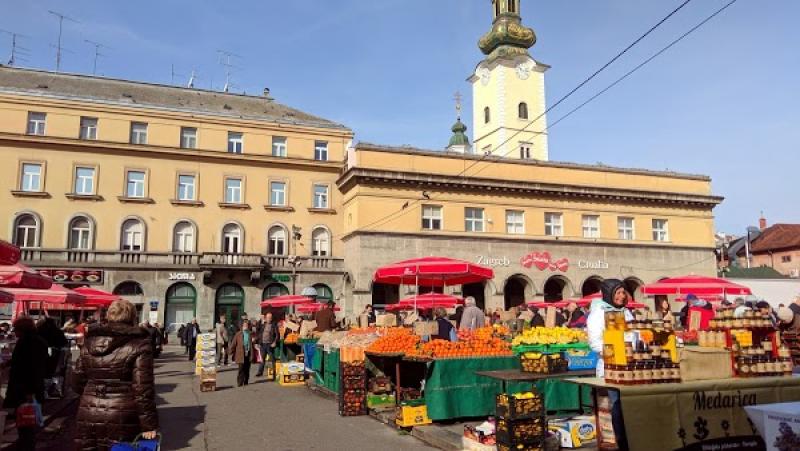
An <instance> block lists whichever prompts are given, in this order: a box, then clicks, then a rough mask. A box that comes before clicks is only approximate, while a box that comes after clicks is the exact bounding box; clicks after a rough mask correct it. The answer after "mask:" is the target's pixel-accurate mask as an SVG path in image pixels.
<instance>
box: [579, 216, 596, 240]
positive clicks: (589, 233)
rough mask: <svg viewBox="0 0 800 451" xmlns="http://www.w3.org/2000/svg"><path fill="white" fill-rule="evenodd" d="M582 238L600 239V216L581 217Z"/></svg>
mask: <svg viewBox="0 0 800 451" xmlns="http://www.w3.org/2000/svg"><path fill="white" fill-rule="evenodd" d="M582 222H583V237H584V238H600V216H597V215H583V221H582Z"/></svg>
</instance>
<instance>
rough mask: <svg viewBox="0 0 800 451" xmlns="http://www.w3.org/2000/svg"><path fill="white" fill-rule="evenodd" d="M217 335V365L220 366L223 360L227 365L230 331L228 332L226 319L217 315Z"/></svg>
mask: <svg viewBox="0 0 800 451" xmlns="http://www.w3.org/2000/svg"><path fill="white" fill-rule="evenodd" d="M216 333H217V365H218V366H219V365H221V364H222V363H223V360H224V362H225V365H227V364H228V344H229V342H230V338H231V337H230V331H229V330H228V323H227V318H226V317H225V315H219V322H218V323H217V327H216ZM223 357H224V359H223Z"/></svg>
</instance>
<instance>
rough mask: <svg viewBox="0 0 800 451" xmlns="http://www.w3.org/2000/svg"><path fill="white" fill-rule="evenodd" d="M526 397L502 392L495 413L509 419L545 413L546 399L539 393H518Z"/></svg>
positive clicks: (498, 396)
mask: <svg viewBox="0 0 800 451" xmlns="http://www.w3.org/2000/svg"><path fill="white" fill-rule="evenodd" d="M517 394H518V395H525V396H526V397H525V398H515V397H514V395H509V394H507V393H501V394H499V395H497V398H496V400H495V415H496V416H497V417H498V418H504V419H507V420H519V419H529V418H535V417H537V416H541V415H543V414H544V399H542V396H541V395H540V394H538V393H534V392H525V393H517Z"/></svg>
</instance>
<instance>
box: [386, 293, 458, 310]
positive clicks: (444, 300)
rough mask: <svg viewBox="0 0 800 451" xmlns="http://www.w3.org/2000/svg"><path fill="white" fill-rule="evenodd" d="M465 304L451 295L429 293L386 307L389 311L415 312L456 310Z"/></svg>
mask: <svg viewBox="0 0 800 451" xmlns="http://www.w3.org/2000/svg"><path fill="white" fill-rule="evenodd" d="M463 303H464V299H462V298H460V297H457V296H453V295H450V294H442V293H427V294H421V295H419V296H411V297H409V298H406V299H403V300H401V301H400V302H398V303H397V304H390V305H387V306H386V309H387V310H413V309H415V308H417V309H431V308H438V307H442V308H455V307H456V306H458V305H461V304H463Z"/></svg>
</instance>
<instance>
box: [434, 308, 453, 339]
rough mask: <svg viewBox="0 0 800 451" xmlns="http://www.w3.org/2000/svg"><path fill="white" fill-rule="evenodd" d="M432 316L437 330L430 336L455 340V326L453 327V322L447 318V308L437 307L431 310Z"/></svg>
mask: <svg viewBox="0 0 800 451" xmlns="http://www.w3.org/2000/svg"><path fill="white" fill-rule="evenodd" d="M433 314H434V316H435V317H436V325H437V327H438V332H437V333H436V335H434V336H433V337H431V338H438V339H439V340H447V341H456V340H457V338H456V328H455V327H453V323H451V322H450V320H448V319H447V310H445V309H443V308H441V307H437V308H436V309H435V310H434V311H433Z"/></svg>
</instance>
